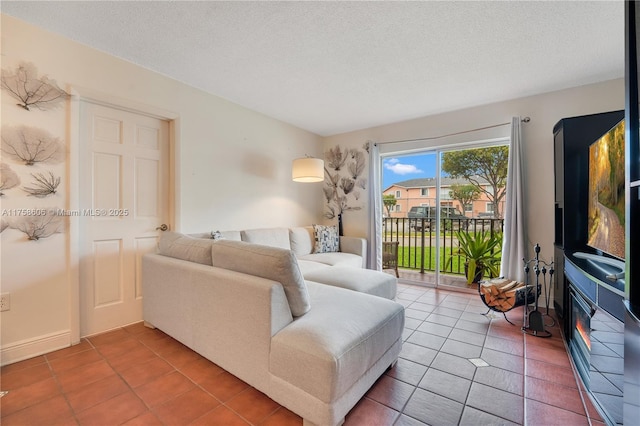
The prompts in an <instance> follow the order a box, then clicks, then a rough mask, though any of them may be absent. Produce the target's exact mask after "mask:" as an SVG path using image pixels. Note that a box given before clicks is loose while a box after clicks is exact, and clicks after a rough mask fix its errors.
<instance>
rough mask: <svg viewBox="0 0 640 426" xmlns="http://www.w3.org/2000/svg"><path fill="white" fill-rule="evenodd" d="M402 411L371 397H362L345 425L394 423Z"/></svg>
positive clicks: (348, 415) (346, 418)
mask: <svg viewBox="0 0 640 426" xmlns="http://www.w3.org/2000/svg"><path fill="white" fill-rule="evenodd" d="M399 415H400V413H399V412H398V411H396V410H392V409H391V408H389V407H387V406H384V405H382V404H380V403H378V402H376V401H373V400H371V399H369V398H362V399H361V400H360V401H359V402H358V403H357V404H356V406H355V407H353V409H352V410H351V411H350V412H349V413H348V414H347V416H346V417H345V421H344V426H359V425H371V426H374V425H392V424H393V422H395V420H396V419H397V418H398V416H399Z"/></svg>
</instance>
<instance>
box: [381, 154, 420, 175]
mask: <svg viewBox="0 0 640 426" xmlns="http://www.w3.org/2000/svg"><path fill="white" fill-rule="evenodd" d="M384 168H385V169H387V170H390V171H391V172H393V173H395V174H397V175H410V174H415V173H422V170H420V169H419V168H417V167H416V166H414V165H413V164H403V163H401V162H400V160H398V159H397V158H390V159H389V160H386V161H385V162H384Z"/></svg>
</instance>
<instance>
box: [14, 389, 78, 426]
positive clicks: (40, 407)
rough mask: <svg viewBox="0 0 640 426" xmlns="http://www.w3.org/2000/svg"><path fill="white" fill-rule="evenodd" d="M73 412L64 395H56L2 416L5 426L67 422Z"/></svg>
mask: <svg viewBox="0 0 640 426" xmlns="http://www.w3.org/2000/svg"><path fill="white" fill-rule="evenodd" d="M72 418H73V412H72V411H71V408H70V407H69V404H67V401H66V400H65V399H64V397H63V396H62V395H58V396H54V397H53V398H49V399H47V400H44V401H42V402H39V403H37V404H34V405H31V406H29V407H27V408H25V409H24V410H20V411H18V412H15V413H13V414H10V415H8V416H6V417H3V418H2V425H3V426H13V425H18V426H29V425H33V426H41V425H51V424H67V423H69V420H70V419H72Z"/></svg>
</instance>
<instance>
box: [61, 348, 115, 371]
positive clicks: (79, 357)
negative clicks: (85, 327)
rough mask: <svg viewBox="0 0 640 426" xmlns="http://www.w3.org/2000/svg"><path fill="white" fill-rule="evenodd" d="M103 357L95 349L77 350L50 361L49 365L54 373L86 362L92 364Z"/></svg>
mask: <svg viewBox="0 0 640 426" xmlns="http://www.w3.org/2000/svg"><path fill="white" fill-rule="evenodd" d="M102 359H103V357H102V355H100V354H99V353H98V352H97V351H96V350H95V349H89V350H86V351H82V352H77V353H74V354H72V355H68V356H66V357H61V358H56V359H53V360H51V361H49V365H50V366H51V369H52V370H53V371H54V373H56V374H58V373H60V372H61V371H65V370H70V369H72V368H77V367H80V366H83V365H86V364H92V363H94V362H97V361H101V360H102Z"/></svg>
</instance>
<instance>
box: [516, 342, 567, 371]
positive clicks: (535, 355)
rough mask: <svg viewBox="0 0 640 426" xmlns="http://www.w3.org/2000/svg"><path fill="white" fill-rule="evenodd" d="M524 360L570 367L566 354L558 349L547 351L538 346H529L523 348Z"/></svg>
mask: <svg viewBox="0 0 640 426" xmlns="http://www.w3.org/2000/svg"><path fill="white" fill-rule="evenodd" d="M524 356H525V358H531V359H537V360H538V361H544V362H548V363H549V364H556V365H560V366H562V367H569V368H570V367H571V363H570V362H569V356H568V355H567V352H566V351H564V350H560V349H547V348H543V347H540V346H533V345H529V346H527V347H526V348H525V353H524Z"/></svg>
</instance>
